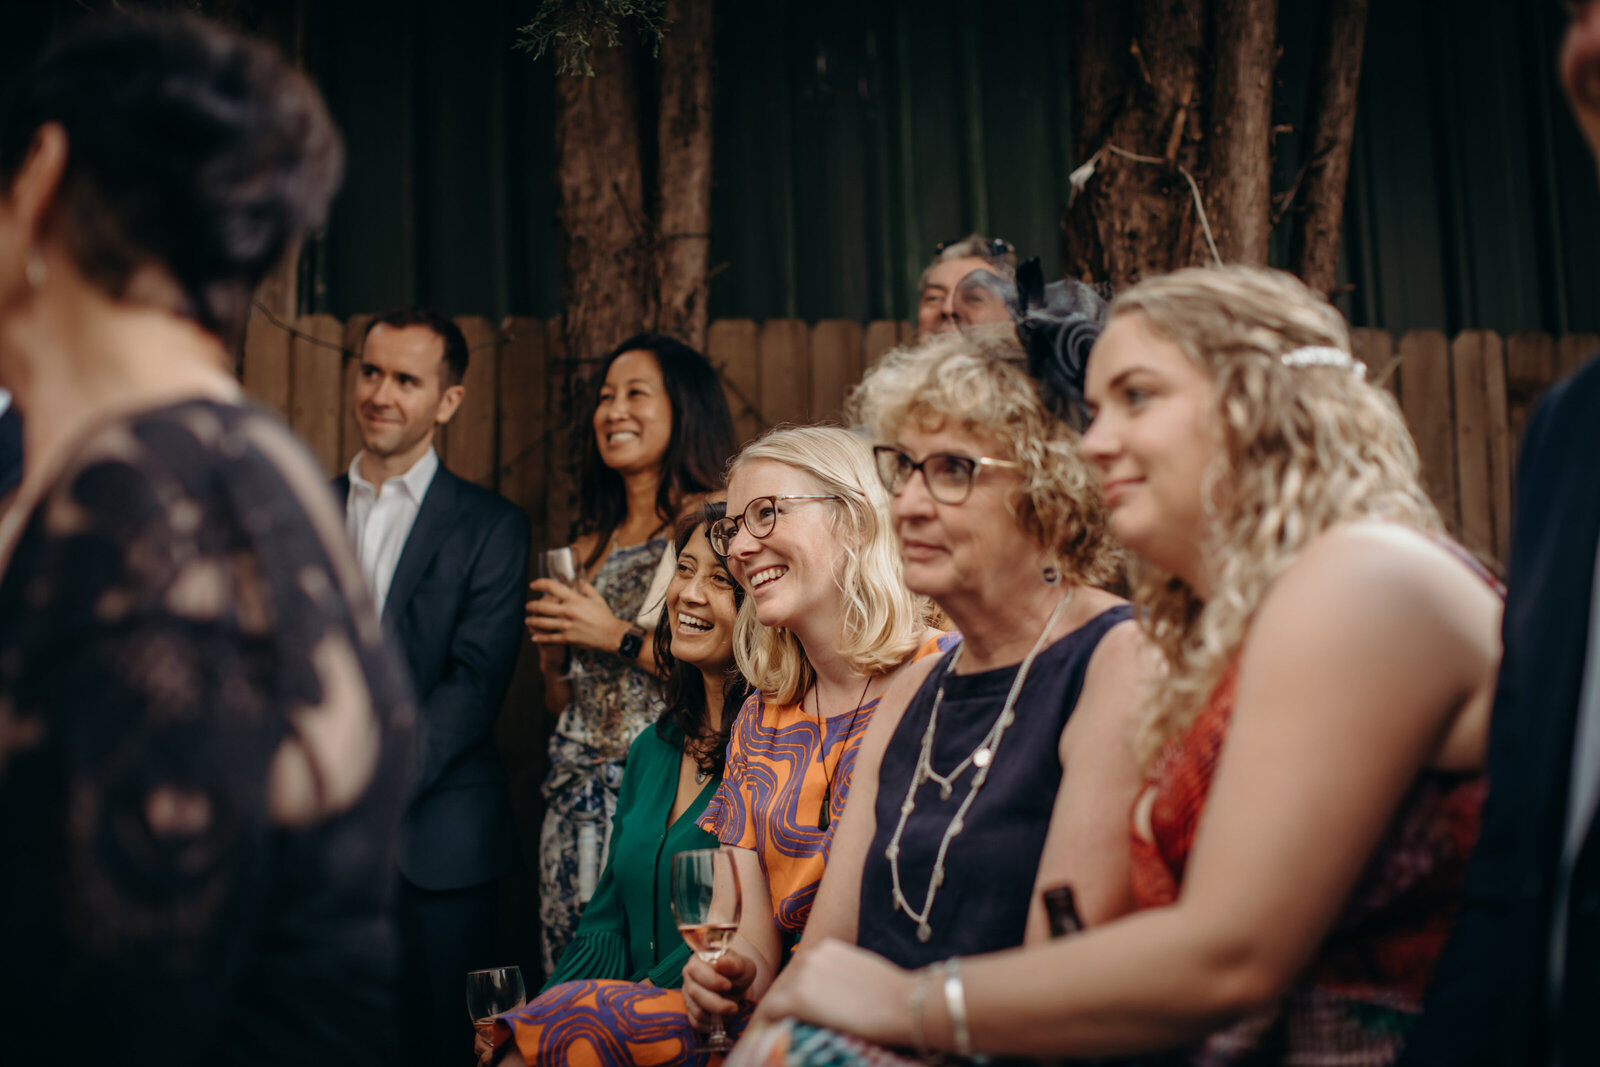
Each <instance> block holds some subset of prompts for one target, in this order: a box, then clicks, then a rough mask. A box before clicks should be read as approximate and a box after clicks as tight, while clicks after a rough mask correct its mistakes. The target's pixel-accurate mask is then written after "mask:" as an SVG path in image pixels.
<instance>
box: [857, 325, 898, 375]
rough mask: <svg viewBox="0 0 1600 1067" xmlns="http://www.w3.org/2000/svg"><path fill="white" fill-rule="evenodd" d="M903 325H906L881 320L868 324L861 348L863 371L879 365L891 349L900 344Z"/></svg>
mask: <svg viewBox="0 0 1600 1067" xmlns="http://www.w3.org/2000/svg"><path fill="white" fill-rule="evenodd" d="M902 325H904V324H903V323H899V322H894V321H892V320H889V319H879V320H878V321H877V322H869V323H867V329H866V333H865V336H864V338H863V342H862V346H861V350H862V356H863V360H864V364H863V367H862V369H863V370H865V369H867V368H868V367H871V366H872V365H873V364H875V363H877V362H878V360H880V359H882V358H883V357H884V355H885V354H887V353H888V351H889V350H890V349H891V348H894V347H896V346H898V345H899V344H900V327H901V326H902Z"/></svg>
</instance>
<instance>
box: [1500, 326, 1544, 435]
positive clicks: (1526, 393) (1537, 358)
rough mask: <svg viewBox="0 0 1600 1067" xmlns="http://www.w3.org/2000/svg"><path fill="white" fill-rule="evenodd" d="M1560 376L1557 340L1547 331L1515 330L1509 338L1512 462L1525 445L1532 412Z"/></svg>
mask: <svg viewBox="0 0 1600 1067" xmlns="http://www.w3.org/2000/svg"><path fill="white" fill-rule="evenodd" d="M1555 377H1556V341H1555V338H1553V337H1551V336H1550V335H1549V334H1547V333H1531V332H1529V333H1514V334H1512V335H1511V337H1510V339H1509V340H1507V341H1506V403H1507V406H1508V407H1509V409H1510V420H1511V446H1512V462H1513V463H1514V462H1515V461H1516V454H1517V451H1518V450H1520V449H1521V447H1522V432H1523V430H1525V429H1526V428H1527V426H1528V414H1529V412H1531V411H1532V410H1533V405H1534V404H1535V403H1536V402H1537V401H1538V399H1539V397H1540V395H1541V394H1542V393H1543V392H1544V391H1545V390H1546V389H1547V388H1549V386H1550V383H1551V382H1552V381H1554V380H1555Z"/></svg>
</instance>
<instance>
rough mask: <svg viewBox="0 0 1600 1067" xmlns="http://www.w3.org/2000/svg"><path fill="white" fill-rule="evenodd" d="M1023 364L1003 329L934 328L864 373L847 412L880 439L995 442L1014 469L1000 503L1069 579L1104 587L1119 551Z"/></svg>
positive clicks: (1115, 570)
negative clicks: (916, 435)
mask: <svg viewBox="0 0 1600 1067" xmlns="http://www.w3.org/2000/svg"><path fill="white" fill-rule="evenodd" d="M1027 366H1028V356H1027V353H1026V352H1024V351H1023V349H1022V346H1021V345H1020V344H1018V343H1017V339H1016V335H1015V334H1014V333H1013V332H1012V330H1011V329H1010V328H1009V327H1005V328H1003V329H995V330H988V329H982V328H978V329H968V330H957V331H953V332H950V333H944V334H938V335H936V336H935V337H933V338H932V339H931V340H929V341H927V342H925V343H923V344H921V345H917V346H914V347H910V348H901V349H896V350H895V351H893V352H891V353H889V354H888V355H887V356H885V357H884V358H883V360H882V361H881V362H879V363H878V365H877V366H875V367H873V368H872V370H870V371H868V372H867V376H866V377H865V378H864V379H862V381H861V383H860V384H859V385H857V386H856V387H855V388H854V389H852V390H851V391H850V395H849V396H848V397H847V398H846V400H845V417H846V418H847V419H849V420H850V421H851V422H852V423H853V424H855V425H857V426H861V427H863V428H864V429H866V430H867V432H868V433H870V434H872V435H873V436H874V437H875V438H877V439H878V440H880V441H892V440H894V438H895V437H896V436H897V435H898V434H899V433H900V432H901V431H902V430H903V429H905V428H906V427H907V426H911V427H914V428H916V429H918V430H920V431H922V432H925V433H936V432H938V431H939V430H940V429H942V428H950V429H953V430H957V431H960V432H962V433H967V434H971V435H973V436H974V437H987V438H992V439H994V440H996V441H998V442H999V444H1000V451H1001V452H1002V455H999V456H996V457H995V458H997V459H1010V460H1015V461H1016V462H1017V463H1018V464H1020V465H1021V468H1022V469H1021V471H1020V472H1019V473H1020V475H1021V477H1020V484H1019V485H1018V486H1017V489H1016V492H1015V493H1014V494H1012V495H1011V497H1010V498H1009V499H1008V500H1007V502H1006V504H1007V508H1008V509H1009V510H1010V512H1011V515H1012V517H1013V518H1015V519H1016V520H1017V522H1018V523H1019V524H1020V525H1021V526H1022V528H1023V529H1024V530H1026V531H1027V532H1028V533H1029V534H1031V535H1032V536H1033V537H1034V538H1035V539H1036V540H1037V541H1038V543H1039V545H1040V546H1041V547H1044V548H1046V549H1047V550H1049V551H1050V552H1052V553H1053V554H1054V555H1055V557H1056V561H1057V566H1059V567H1060V569H1061V572H1062V576H1063V578H1065V579H1066V580H1067V581H1069V582H1085V583H1089V584H1092V585H1110V584H1112V583H1114V582H1116V581H1117V580H1118V579H1119V578H1120V577H1121V573H1122V564H1123V558H1124V554H1123V551H1122V548H1121V546H1120V544H1119V543H1118V542H1117V541H1116V540H1115V539H1114V538H1113V537H1112V535H1111V533H1110V531H1109V530H1108V528H1107V526H1106V508H1105V504H1104V502H1103V501H1102V500H1101V498H1100V487H1099V483H1098V482H1097V480H1096V478H1095V475H1094V471H1093V470H1092V469H1091V468H1090V466H1089V464H1088V462H1087V461H1086V460H1085V459H1084V457H1083V453H1082V452H1081V451H1080V450H1079V448H1078V434H1077V433H1075V432H1074V431H1073V430H1072V428H1071V427H1069V426H1068V425H1067V424H1066V423H1065V422H1062V421H1061V420H1060V419H1058V418H1056V417H1055V416H1054V415H1052V414H1051V413H1050V410H1049V409H1048V408H1046V407H1045V404H1044V401H1043V400H1042V399H1041V398H1040V396H1039V390H1038V386H1037V384H1036V383H1035V382H1034V380H1033V379H1032V378H1030V377H1029V376H1028V372H1027Z"/></svg>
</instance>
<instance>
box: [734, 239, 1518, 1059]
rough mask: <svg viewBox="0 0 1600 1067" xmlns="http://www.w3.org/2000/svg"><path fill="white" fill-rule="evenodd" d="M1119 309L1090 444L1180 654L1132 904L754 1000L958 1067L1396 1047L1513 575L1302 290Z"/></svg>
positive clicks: (1095, 383)
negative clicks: (1476, 547) (991, 950)
mask: <svg viewBox="0 0 1600 1067" xmlns="http://www.w3.org/2000/svg"><path fill="white" fill-rule="evenodd" d="M1111 315H1112V317H1111V321H1110V324H1109V325H1108V327H1107V329H1106V332H1105V333H1104V335H1103V336H1102V337H1101V339H1100V341H1099V343H1098V344H1097V345H1096V346H1095V349H1094V353H1093V356H1092V358H1091V360H1090V363H1089V368H1088V398H1089V401H1090V404H1091V406H1092V407H1093V409H1094V411H1095V416H1094V422H1093V424H1092V425H1091V427H1090V428H1089V431H1088V433H1087V435H1086V436H1085V438H1084V448H1085V450H1086V452H1087V453H1088V455H1089V456H1090V457H1091V459H1092V460H1093V461H1094V462H1095V464H1096V465H1097V467H1098V468H1099V473H1100V479H1101V483H1102V486H1103V488H1104V493H1105V499H1106V504H1107V506H1108V507H1109V508H1110V510H1111V525H1112V529H1113V530H1114V531H1115V532H1116V533H1117V534H1119V535H1120V536H1121V537H1122V539H1123V540H1124V541H1125V542H1126V543H1127V544H1128V546H1129V547H1130V548H1131V549H1132V550H1133V551H1134V552H1135V553H1137V555H1138V556H1139V557H1140V566H1139V567H1138V569H1137V570H1136V572H1135V576H1134V582H1135V597H1134V599H1135V602H1136V604H1138V605H1139V606H1140V607H1141V608H1142V610H1143V612H1144V616H1143V617H1144V618H1145V620H1146V623H1145V624H1146V625H1147V627H1148V628H1149V631H1150V634H1151V637H1152V639H1153V640H1154V642H1155V643H1156V645H1157V646H1158V647H1159V648H1160V649H1161V650H1162V652H1163V653H1164V656H1165V659H1166V663H1167V668H1168V675H1167V677H1166V679H1165V681H1164V682H1163V683H1162V685H1161V686H1160V688H1159V689H1158V691H1157V692H1156V693H1155V695H1154V696H1153V698H1152V699H1151V700H1150V701H1149V702H1148V703H1147V705H1146V707H1145V711H1144V714H1143V723H1142V727H1141V731H1140V735H1139V740H1140V744H1141V748H1142V752H1143V755H1144V759H1145V762H1146V772H1147V778H1148V784H1147V786H1146V788H1145V791H1144V793H1143V794H1142V795H1141V797H1140V800H1139V802H1138V804H1137V805H1136V806H1135V808H1134V818H1133V828H1132V834H1133V837H1132V841H1133V848H1134V855H1133V878H1134V889H1135V892H1136V895H1137V898H1138V902H1139V904H1140V905H1141V907H1142V908H1143V910H1142V911H1141V912H1139V913H1137V914H1134V915H1131V916H1128V917H1126V918H1124V919H1122V920H1120V921H1118V922H1115V923H1111V924H1108V925H1106V926H1103V927H1098V928H1091V929H1089V930H1088V931H1086V932H1085V933H1083V934H1082V935H1080V936H1077V937H1071V938H1067V939H1065V940H1063V941H1060V942H1057V943H1052V944H1050V945H1047V946H1042V947H1039V948H1036V949H1028V950H1022V951H1014V952H1010V953H1001V954H996V955H992V956H987V957H979V958H974V959H968V960H965V961H959V962H955V961H952V962H951V963H949V964H940V965H935V966H932V967H928V968H923V969H921V970H918V971H903V970H900V969H898V968H894V967H890V966H887V965H885V964H884V963H882V962H881V961H879V960H877V959H876V958H874V957H872V956H870V955H867V954H865V953H863V952H861V951H860V950H858V949H855V948H853V947H849V946H845V945H842V944H840V943H839V942H829V943H826V944H824V945H821V946H819V947H818V948H816V949H814V950H812V951H811V952H808V953H805V954H803V955H802V956H801V957H800V958H798V959H797V960H796V961H795V963H794V964H793V965H792V966H791V967H790V969H789V971H788V972H787V973H786V974H785V975H784V977H783V978H782V979H781V980H780V982H779V983H778V985H777V986H775V987H774V988H773V989H772V990H771V991H770V992H769V994H768V997H767V999H766V1000H765V1001H764V1002H763V1004H762V1007H761V1011H760V1015H761V1017H762V1018H774V1019H776V1018H781V1017H783V1016H791V1015H792V1016H796V1017H799V1018H801V1019H805V1020H809V1021H813V1022H820V1023H822V1024H825V1025H827V1026H830V1027H833V1028H837V1029H841V1030H844V1031H847V1032H849V1033H853V1034H857V1035H860V1036H863V1037H865V1038H868V1039H870V1040H872V1041H875V1042H878V1043H882V1044H889V1045H898V1046H904V1047H911V1048H929V1049H938V1050H942V1051H949V1052H955V1053H958V1054H960V1055H972V1054H974V1053H979V1052H981V1053H984V1054H990V1055H1017V1056H1035V1057H1038V1056H1072V1057H1094V1056H1113V1055H1126V1054H1135V1053H1141V1052H1148V1051H1152V1050H1157V1049H1167V1048H1174V1047H1180V1046H1185V1045H1189V1046H1191V1052H1192V1055H1193V1056H1194V1058H1195V1060H1196V1062H1204V1063H1229V1062H1244V1061H1248V1062H1252V1063H1254V1062H1272V1063H1276V1062H1292V1063H1295V1064H1335V1063H1340V1064H1343V1063H1351V1062H1359V1063H1373V1064H1382V1063H1389V1062H1392V1061H1393V1059H1394V1057H1395V1055H1396V1054H1397V1052H1398V1049H1399V1048H1400V1047H1401V1045H1402V1044H1403V1043H1404V1040H1405V1034H1406V1032H1407V1030H1408V1029H1409V1027H1410V1026H1411V1025H1412V1024H1413V1023H1414V1021H1415V1019H1416V1015H1417V1012H1418V1011H1419V1010H1420V1004H1421V997H1422V991H1423V987H1424V986H1425V984H1426V982H1427V980H1428V977H1429V974H1430V973H1431V971H1432V968H1433V964H1434V962H1435V961H1436V959H1437V958H1438V953H1439V950H1440V948H1441V947H1442V945H1443V942H1444V939H1445V937H1446V936H1447V934H1448V931H1449V929H1450V926H1451V923H1452V921H1453V917H1454V913H1455V907H1456V903H1457V901H1458V899H1459V894H1460V887H1461V881H1462V877H1463V873H1464V869H1465V861H1466V857H1467V855H1468V853H1469V852H1470V851H1471V848H1472V845H1473V841H1474V839H1475V837H1476V833H1477V827H1478V815H1479V809H1480V806H1481V802H1482V797H1483V792H1484V780H1483V777H1482V774H1481V767H1482V761H1483V751H1484V742H1485V732H1486V728H1487V716H1488V710H1489V706H1490V698H1491V687H1492V681H1493V671H1494V667H1495V663H1496V658H1497V654H1498V640H1497V635H1498V626H1499V617H1500V598H1499V596H1498V595H1497V588H1496V585H1495V583H1494V581H1493V579H1492V578H1490V577H1489V576H1488V575H1487V574H1486V573H1484V572H1483V571H1482V569H1481V568H1479V567H1478V566H1477V565H1476V564H1475V563H1474V562H1473V561H1472V560H1471V559H1470V557H1468V556H1467V555H1466V553H1465V552H1464V551H1462V550H1461V549H1460V548H1459V547H1458V546H1456V545H1454V544H1452V543H1451V542H1449V541H1447V540H1446V539H1445V538H1444V537H1443V536H1442V535H1441V534H1440V533H1439V532H1438V531H1439V520H1438V517H1437V515H1436V514H1435V512H1434V510H1433V508H1432V506H1431V505H1430V504H1429V503H1428V501H1427V498H1426V496H1425V495H1424V493H1423V491H1422V488H1421V486H1420V484H1419V483H1418V478H1417V459H1416V451H1415V449H1414V447H1413V445H1412V443H1411V440H1410V437H1409V435H1408V434H1407V433H1406V430H1405V426H1404V424H1403V422H1402V420H1401V418H1400V415H1399V412H1398V410H1397V409H1396V407H1395V404H1394V401H1393V399H1392V398H1391V397H1389V396H1388V395H1387V394H1386V393H1384V392H1383V391H1382V390H1380V389H1378V388H1376V387H1375V386H1373V385H1370V384H1369V383H1368V382H1367V381H1366V380H1365V378H1364V374H1363V371H1364V368H1362V367H1361V366H1360V365H1359V364H1358V363H1356V362H1355V361H1354V360H1353V359H1351V357H1350V355H1349V339H1348V336H1347V334H1346V330H1345V327H1344V323H1343V321H1342V320H1341V319H1340V317H1339V315H1338V312H1337V311H1335V310H1334V309H1333V308H1332V307H1330V306H1329V305H1328V304H1327V303H1326V302H1325V301H1323V300H1322V299H1321V298H1320V297H1318V296H1316V295H1314V294H1312V293H1311V292H1310V291H1309V290H1307V289H1306V288H1305V287H1304V286H1303V285H1301V284H1300V283H1299V282H1298V281H1295V280H1294V279H1292V278H1290V277H1289V276H1287V275H1283V274H1279V273H1276V272H1271V271H1265V270H1259V269H1253V268H1227V269H1219V270H1189V271H1180V272H1178V273H1176V274H1173V275H1169V276H1165V277H1160V278H1155V279H1151V280H1149V281H1146V282H1143V283H1141V284H1139V285H1137V286H1135V287H1134V288H1132V289H1130V290H1128V291H1127V292H1125V293H1123V294H1122V295H1121V296H1119V297H1118V299H1117V300H1116V301H1115V302H1114V303H1113V305H1112V311H1111ZM1194 1043H1198V1044H1194Z"/></svg>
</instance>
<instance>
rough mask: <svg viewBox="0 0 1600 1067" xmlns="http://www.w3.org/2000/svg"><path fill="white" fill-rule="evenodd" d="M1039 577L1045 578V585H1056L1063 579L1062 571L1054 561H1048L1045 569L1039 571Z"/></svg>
mask: <svg viewBox="0 0 1600 1067" xmlns="http://www.w3.org/2000/svg"><path fill="white" fill-rule="evenodd" d="M1039 577H1041V578H1043V579H1044V584H1045V585H1056V584H1057V583H1059V582H1060V581H1061V571H1060V570H1059V569H1058V568H1057V567H1056V565H1055V564H1054V563H1046V564H1045V565H1044V570H1042V571H1040V572H1039Z"/></svg>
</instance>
